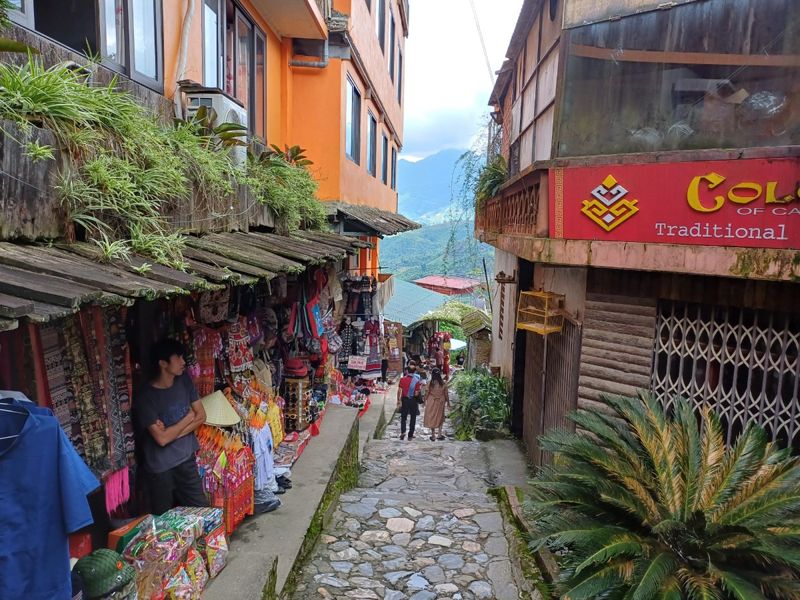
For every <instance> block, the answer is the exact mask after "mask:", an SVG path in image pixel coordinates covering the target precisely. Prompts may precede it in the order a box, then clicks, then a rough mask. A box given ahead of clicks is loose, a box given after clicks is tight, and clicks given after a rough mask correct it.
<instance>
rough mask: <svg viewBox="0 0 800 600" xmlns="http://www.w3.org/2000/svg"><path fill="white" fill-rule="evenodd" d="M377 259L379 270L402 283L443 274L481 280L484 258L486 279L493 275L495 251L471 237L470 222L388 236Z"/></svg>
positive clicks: (471, 224) (446, 224)
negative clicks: (392, 275) (379, 261)
mask: <svg viewBox="0 0 800 600" xmlns="http://www.w3.org/2000/svg"><path fill="white" fill-rule="evenodd" d="M451 236H452V238H453V241H452V242H451V243H450V244H449V249H448V241H449V240H450V238H451ZM380 256H381V259H380V260H381V268H382V270H383V271H384V272H389V273H394V274H395V275H396V276H397V277H398V278H400V279H402V280H404V281H414V280H415V279H420V278H422V277H425V276H426V275H444V274H446V275H454V276H461V277H472V278H474V279H479V280H481V281H483V280H484V275H483V259H484V258H485V259H486V268H487V270H488V272H489V277H492V273H493V272H494V271H493V269H494V248H493V247H492V246H489V245H488V244H482V243H480V242H478V241H477V240H476V239H475V238H474V236H473V223H472V221H471V220H470V221H462V222H461V223H440V224H438V225H425V226H423V227H422V228H421V229H417V230H415V231H408V232H406V233H401V234H399V235H393V236H391V237H387V238H385V239H383V240H381V245H380Z"/></svg>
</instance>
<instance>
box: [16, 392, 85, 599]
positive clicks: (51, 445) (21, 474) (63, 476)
mask: <svg viewBox="0 0 800 600" xmlns="http://www.w3.org/2000/svg"><path fill="white" fill-rule="evenodd" d="M22 404H23V403H19V402H11V403H5V402H3V403H0V409H2V412H0V504H2V506H3V510H1V511H0V598H25V599H26V600H69V599H70V598H71V597H72V587H71V580H70V569H69V542H68V535H69V534H70V533H72V532H74V531H77V530H78V529H81V528H83V527H85V526H87V525H89V524H91V523H92V513H91V510H90V508H89V503H88V502H87V499H86V496H87V495H88V494H89V493H90V492H92V491H93V490H95V489H97V487H98V486H99V485H100V483H99V482H98V481H97V478H96V477H95V476H94V475H93V474H92V472H91V471H90V470H89V469H88V467H87V466H86V464H85V463H84V462H83V461H82V460H81V458H80V456H78V453H77V452H76V451H75V448H73V446H72V444H70V441H69V439H68V438H67V436H66V434H65V433H64V431H63V430H62V429H61V426H60V425H59V423H58V421H57V420H56V418H55V417H54V416H53V415H52V412H50V411H49V410H47V409H43V408H37V407H23V406H22ZM9 411H12V412H9ZM9 436H10V437H9ZM2 438H7V439H2ZM31 557H36V560H31Z"/></svg>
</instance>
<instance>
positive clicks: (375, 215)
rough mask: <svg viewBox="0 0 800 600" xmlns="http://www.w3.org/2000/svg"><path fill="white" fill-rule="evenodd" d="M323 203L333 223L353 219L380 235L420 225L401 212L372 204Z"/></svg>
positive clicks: (415, 227) (392, 233)
mask: <svg viewBox="0 0 800 600" xmlns="http://www.w3.org/2000/svg"><path fill="white" fill-rule="evenodd" d="M323 205H324V206H325V210H326V212H327V213H328V217H329V218H330V219H331V220H332V221H333V222H334V223H337V222H340V221H347V220H350V221H355V222H357V223H359V224H361V225H362V226H363V227H366V228H367V229H370V230H372V231H373V232H374V233H375V234H376V235H379V236H381V237H383V236H384V235H394V234H396V233H403V232H404V231H411V230H412V229H419V228H420V227H422V225H420V224H419V223H415V222H414V221H412V220H411V219H407V218H406V217H404V216H403V215H401V214H398V213H393V212H389V211H388V210H381V209H379V208H374V207H372V206H360V205H356V204H348V203H346V202H323Z"/></svg>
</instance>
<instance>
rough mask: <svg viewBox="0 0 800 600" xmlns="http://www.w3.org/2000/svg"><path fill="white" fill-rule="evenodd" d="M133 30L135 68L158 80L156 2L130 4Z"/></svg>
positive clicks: (145, 1)
mask: <svg viewBox="0 0 800 600" xmlns="http://www.w3.org/2000/svg"><path fill="white" fill-rule="evenodd" d="M130 10H131V16H132V23H131V27H132V29H133V60H134V64H133V67H134V69H135V70H136V72H137V73H141V74H142V75H144V76H146V77H150V78H152V79H158V66H157V62H158V53H157V48H156V44H157V43H158V42H157V39H158V38H157V30H156V6H155V0H138V1H137V2H131V3H130Z"/></svg>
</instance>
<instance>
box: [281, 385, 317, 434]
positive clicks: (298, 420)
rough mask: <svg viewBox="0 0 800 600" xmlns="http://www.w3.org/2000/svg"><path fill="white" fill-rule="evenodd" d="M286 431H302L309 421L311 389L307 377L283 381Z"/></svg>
mask: <svg viewBox="0 0 800 600" xmlns="http://www.w3.org/2000/svg"><path fill="white" fill-rule="evenodd" d="M285 387H286V392H285V402H286V408H285V409H284V411H285V414H286V431H303V430H305V429H306V428H307V427H308V425H309V423H310V422H311V409H310V405H311V389H310V384H309V380H308V379H290V378H288V377H287V378H286V382H285Z"/></svg>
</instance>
